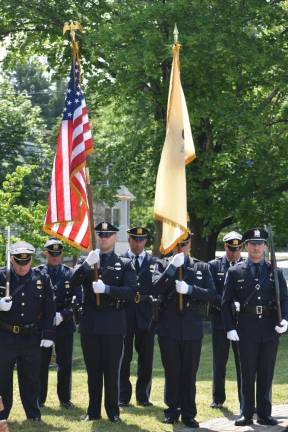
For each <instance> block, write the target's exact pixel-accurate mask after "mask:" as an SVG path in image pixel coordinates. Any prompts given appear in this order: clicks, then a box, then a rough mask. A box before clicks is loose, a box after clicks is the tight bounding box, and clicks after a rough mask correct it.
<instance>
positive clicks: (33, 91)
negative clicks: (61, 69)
mask: <svg viewBox="0 0 288 432" xmlns="http://www.w3.org/2000/svg"><path fill="white" fill-rule="evenodd" d="M8 77H9V80H10V81H11V82H12V84H13V87H14V90H15V92H16V93H17V94H19V93H24V92H25V93H26V94H27V96H28V97H29V99H30V100H31V103H32V106H38V107H40V108H41V117H42V118H43V120H44V121H45V124H46V126H47V128H48V129H51V127H53V126H54V124H55V122H57V118H58V117H59V116H60V115H61V114H62V109H63V104H64V99H65V90H66V83H65V81H64V80H57V81H56V82H53V83H52V82H51V79H50V77H49V74H48V73H47V65H46V64H45V63H43V62H42V63H40V62H39V59H37V60H36V59H35V58H34V59H30V60H29V61H28V63H25V64H21V63H19V64H17V65H16V67H15V70H14V71H12V72H10V73H9V74H8Z"/></svg>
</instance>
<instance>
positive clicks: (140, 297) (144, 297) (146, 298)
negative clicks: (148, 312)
mask: <svg viewBox="0 0 288 432" xmlns="http://www.w3.org/2000/svg"><path fill="white" fill-rule="evenodd" d="M134 302H135V303H140V302H150V303H152V302H153V296H152V295H148V294H140V293H139V292H137V293H136V295H135V297H134Z"/></svg>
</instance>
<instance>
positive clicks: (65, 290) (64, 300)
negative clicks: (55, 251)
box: [38, 264, 82, 334]
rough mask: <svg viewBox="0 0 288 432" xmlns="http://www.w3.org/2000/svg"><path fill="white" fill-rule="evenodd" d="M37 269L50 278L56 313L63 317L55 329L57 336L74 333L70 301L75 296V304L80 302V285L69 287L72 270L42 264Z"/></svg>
mask: <svg viewBox="0 0 288 432" xmlns="http://www.w3.org/2000/svg"><path fill="white" fill-rule="evenodd" d="M38 268H39V270H40V271H41V273H44V274H47V275H48V276H49V277H50V279H51V282H52V288H53V295H54V301H55V306H56V312H60V313H61V315H62V317H63V321H62V323H61V324H59V325H58V326H57V327H56V331H57V334H59V333H61V334H62V333H69V332H71V331H72V332H73V331H75V323H74V319H73V306H72V299H73V297H74V296H75V297H76V303H77V304H79V303H81V302H82V288H81V285H80V286H75V287H73V288H72V287H71V283H70V280H71V277H72V274H73V270H72V269H71V268H70V267H68V266H66V265H64V264H60V265H57V266H51V265H48V264H42V265H40V266H38Z"/></svg>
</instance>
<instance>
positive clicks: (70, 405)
mask: <svg viewBox="0 0 288 432" xmlns="http://www.w3.org/2000/svg"><path fill="white" fill-rule="evenodd" d="M60 406H61V407H62V408H65V409H71V408H75V405H74V404H73V403H72V402H71V401H67V402H60Z"/></svg>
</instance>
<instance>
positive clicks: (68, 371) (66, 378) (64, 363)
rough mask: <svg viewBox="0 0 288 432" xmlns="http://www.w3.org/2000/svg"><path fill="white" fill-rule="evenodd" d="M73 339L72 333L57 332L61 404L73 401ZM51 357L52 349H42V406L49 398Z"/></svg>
mask: <svg viewBox="0 0 288 432" xmlns="http://www.w3.org/2000/svg"><path fill="white" fill-rule="evenodd" d="M73 337H74V334H73V333H72V332H70V333H68V334H59V333H58V334H57V330H56V338H55V353H56V363H57V395H58V398H59V401H60V402H69V401H70V399H71V380H72V355H73ZM51 356H52V347H51V348H41V371H40V396H39V403H40V404H44V403H45V401H46V398H47V391H48V374H49V364H50V361H51Z"/></svg>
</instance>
